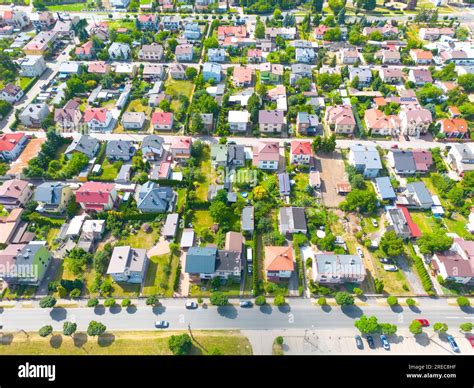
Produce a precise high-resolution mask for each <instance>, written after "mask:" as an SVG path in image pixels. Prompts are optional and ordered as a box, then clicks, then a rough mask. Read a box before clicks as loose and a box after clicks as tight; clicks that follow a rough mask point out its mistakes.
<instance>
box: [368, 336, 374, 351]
mask: <svg viewBox="0 0 474 388" xmlns="http://www.w3.org/2000/svg"><path fill="white" fill-rule="evenodd" d="M367 343H368V344H369V348H370V349H375V342H374V338H373V337H372V336H371V335H368V336H367Z"/></svg>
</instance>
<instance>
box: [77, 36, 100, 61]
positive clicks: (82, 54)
mask: <svg viewBox="0 0 474 388" xmlns="http://www.w3.org/2000/svg"><path fill="white" fill-rule="evenodd" d="M74 54H76V57H77V59H80V60H90V59H92V58H93V57H94V55H95V49H94V44H93V43H92V41H91V40H88V41H87V42H86V43H84V44H83V45H82V46H79V47H76V50H75V51H74Z"/></svg>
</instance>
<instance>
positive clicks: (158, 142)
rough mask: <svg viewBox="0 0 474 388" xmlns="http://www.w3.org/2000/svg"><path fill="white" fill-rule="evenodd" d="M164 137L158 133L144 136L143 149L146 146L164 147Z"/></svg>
mask: <svg viewBox="0 0 474 388" xmlns="http://www.w3.org/2000/svg"><path fill="white" fill-rule="evenodd" d="M164 142H165V141H164V139H163V138H162V137H161V136H158V135H148V136H145V137H144V138H143V141H142V149H143V148H146V147H150V148H157V149H163V143H164Z"/></svg>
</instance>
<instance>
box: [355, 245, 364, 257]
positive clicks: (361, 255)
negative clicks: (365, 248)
mask: <svg viewBox="0 0 474 388" xmlns="http://www.w3.org/2000/svg"><path fill="white" fill-rule="evenodd" d="M356 251H357V254H358V255H359V257H360V258H361V259H362V258H363V257H364V252H362V248H361V247H357V248H356Z"/></svg>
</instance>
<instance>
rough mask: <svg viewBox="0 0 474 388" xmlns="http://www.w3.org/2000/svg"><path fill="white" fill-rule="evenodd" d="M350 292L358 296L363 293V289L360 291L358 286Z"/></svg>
mask: <svg viewBox="0 0 474 388" xmlns="http://www.w3.org/2000/svg"><path fill="white" fill-rule="evenodd" d="M352 292H354V295H356V296H360V295H362V294H363V293H364V291H362V290H361V289H360V288H359V287H355V288H354V289H353V290H352Z"/></svg>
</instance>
